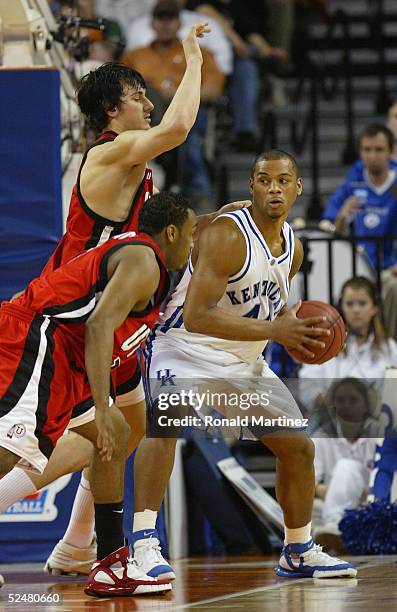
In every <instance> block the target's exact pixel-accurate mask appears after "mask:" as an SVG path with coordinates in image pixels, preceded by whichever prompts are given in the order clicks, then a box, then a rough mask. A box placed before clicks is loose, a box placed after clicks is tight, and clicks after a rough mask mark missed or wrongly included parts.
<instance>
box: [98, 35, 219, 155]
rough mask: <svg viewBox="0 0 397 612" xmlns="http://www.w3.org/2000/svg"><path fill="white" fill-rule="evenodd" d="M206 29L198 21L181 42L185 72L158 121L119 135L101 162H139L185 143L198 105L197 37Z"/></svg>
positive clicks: (198, 48)
mask: <svg viewBox="0 0 397 612" xmlns="http://www.w3.org/2000/svg"><path fill="white" fill-rule="evenodd" d="M207 32H209V28H208V27H207V25H206V24H199V25H197V26H194V27H193V28H192V29H191V31H190V33H189V35H188V36H187V38H186V39H185V40H184V41H183V48H184V52H185V58H186V71H185V74H184V76H183V79H182V81H181V82H180V85H179V87H178V89H177V90H176V93H175V95H174V97H173V99H172V101H171V103H170V105H169V107H168V109H167V110H166V112H165V113H164V116H163V119H162V121H161V123H160V124H159V125H157V126H155V127H153V128H151V129H149V130H136V131H130V130H128V131H126V132H123V133H122V134H120V135H119V136H118V137H117V138H116V139H115V140H114V142H113V143H111V144H109V145H108V146H107V150H106V153H104V158H103V161H104V163H107V164H114V163H119V164H120V165H122V166H124V167H126V166H127V167H129V166H134V165H138V164H142V163H145V162H147V161H148V160H150V159H153V158H154V157H157V156H158V155H160V154H161V153H164V152H165V151H169V150H170V149H173V148H174V147H177V146H178V145H180V144H182V142H184V140H185V139H186V137H187V135H188V133H189V132H190V130H191V128H192V126H193V124H194V122H195V120H196V117H197V112H198V109H199V105H200V88H201V65H202V62H203V58H202V54H201V49H200V45H199V44H198V40H197V38H198V37H202V36H203V35H204V34H205V33H207Z"/></svg>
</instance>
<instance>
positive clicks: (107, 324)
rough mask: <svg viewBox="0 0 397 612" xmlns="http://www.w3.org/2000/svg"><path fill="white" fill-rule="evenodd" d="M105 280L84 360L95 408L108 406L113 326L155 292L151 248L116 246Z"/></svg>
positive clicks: (88, 327) (88, 330) (91, 319)
mask: <svg viewBox="0 0 397 612" xmlns="http://www.w3.org/2000/svg"><path fill="white" fill-rule="evenodd" d="M108 275H109V277H111V278H110V281H109V282H108V284H107V286H106V288H105V291H104V292H103V294H102V296H101V299H100V301H99V303H98V305H97V307H96V308H95V310H94V312H93V313H92V315H91V316H90V317H89V319H88V321H87V323H86V332H85V364H86V369H87V375H88V380H89V382H90V387H91V392H92V396H93V399H94V403H95V408H96V410H99V411H101V410H102V411H103V410H107V408H108V405H109V394H110V381H109V377H110V368H111V364H112V354H113V342H114V332H115V330H116V329H117V328H118V327H119V326H120V325H121V324H122V323H123V322H124V320H125V319H126V317H127V315H128V313H129V312H131V310H134V308H136V307H137V305H138V306H139V305H140V303H142V308H140V307H139V308H137V309H138V310H143V308H144V307H145V305H146V303H147V302H148V301H149V299H150V297H151V296H152V295H153V293H154V292H155V290H156V288H157V285H158V282H159V278H160V271H159V268H158V264H157V262H156V259H155V256H154V254H153V251H152V250H151V249H150V248H149V247H145V246H141V245H137V246H126V247H123V248H122V249H119V250H118V251H117V252H116V253H115V254H114V255H112V256H111V257H110V258H109V264H108Z"/></svg>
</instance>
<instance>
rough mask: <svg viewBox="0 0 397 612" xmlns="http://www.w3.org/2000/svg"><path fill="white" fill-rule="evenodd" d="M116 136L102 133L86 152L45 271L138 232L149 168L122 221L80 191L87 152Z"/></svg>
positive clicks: (150, 180)
mask: <svg viewBox="0 0 397 612" xmlns="http://www.w3.org/2000/svg"><path fill="white" fill-rule="evenodd" d="M117 136H118V134H116V132H112V131H107V132H104V133H103V134H101V136H99V138H97V140H96V141H95V142H94V144H93V145H92V146H91V147H90V148H89V149H88V150H87V151H86V153H85V155H84V157H83V159H82V162H81V165H80V169H79V173H78V176H77V181H76V184H75V186H74V187H73V192H72V197H71V201H70V207H69V214H68V218H67V221H66V233H65V234H64V235H63V237H62V238H61V240H60V242H59V244H58V246H57V248H56V249H55V251H54V253H53V254H52V256H51V258H50V259H49V261H48V262H47V264H46V266H45V268H44V270H43V272H44V273H48V272H51V271H52V270H56V269H57V268H59V266H61V265H63V264H64V263H66V262H68V261H70V260H71V259H73V257H76V255H79V254H80V253H82V252H83V251H86V250H87V249H91V248H93V247H95V246H98V245H101V244H103V243H104V242H106V241H107V240H109V238H111V237H113V236H117V235H118V234H122V233H124V232H137V231H138V216H139V213H140V210H141V208H142V205H143V203H144V202H146V200H148V199H149V198H150V197H151V196H152V195H153V175H152V171H151V170H150V169H149V168H146V170H145V175H144V177H143V179H142V182H141V184H140V185H139V187H138V189H137V191H136V193H135V196H134V197H133V198H132V201H131V208H130V213H129V215H128V218H127V219H126V220H125V221H112V220H111V219H107V218H106V217H102V216H101V215H98V214H97V213H96V212H94V211H93V210H92V209H91V208H90V207H89V206H88V205H87V203H86V202H85V200H84V198H83V196H82V193H81V190H80V176H81V172H82V169H83V167H84V164H85V162H86V159H87V155H88V153H89V151H90V150H91V149H92V148H93V147H98V146H100V145H103V144H104V143H107V142H112V141H113V140H115V138H117Z"/></svg>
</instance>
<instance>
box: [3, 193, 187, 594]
mask: <svg viewBox="0 0 397 612" xmlns="http://www.w3.org/2000/svg"><path fill="white" fill-rule="evenodd" d="M139 229H140V231H141V232H142V233H138V234H136V233H135V232H129V233H126V234H122V235H120V236H117V237H115V238H111V239H110V240H108V241H106V242H105V243H104V244H103V245H99V246H97V247H95V248H93V249H90V250H89V251H87V252H85V253H83V254H81V255H79V256H78V257H76V258H74V259H72V260H71V261H70V262H68V263H66V264H64V265H62V266H61V267H59V268H57V269H56V270H54V271H52V272H47V273H45V274H42V275H41V276H40V277H39V278H37V279H35V280H33V281H32V282H31V283H30V284H29V286H28V287H27V289H26V290H25V292H24V293H23V294H22V295H21V296H19V297H18V298H16V299H15V300H14V301H12V302H4V303H3V304H2V306H1V308H0V338H1V340H0V359H1V364H2V367H1V369H0V473H1V474H4V473H6V472H8V471H9V470H10V469H11V468H12V467H14V466H15V465H16V464H17V463H18V462H19V461H21V462H22V463H23V464H24V465H25V466H27V467H29V468H30V469H33V470H36V471H38V472H43V470H44V469H45V466H46V464H47V461H48V459H49V457H50V456H51V454H52V452H53V450H54V447H55V445H56V444H57V441H58V439H59V438H60V437H61V436H62V434H63V432H64V430H65V429H66V427H67V426H68V425H69V424H70V418H71V415H72V411H73V408H74V406H75V405H76V404H78V403H79V401H80V399H81V397H83V396H84V393H85V377H86V376H87V377H88V380H89V383H90V387H91V391H92V397H93V400H94V404H95V415H94V420H91V421H90V422H87V423H85V424H84V425H81V426H78V427H75V431H76V433H78V434H80V435H81V436H83V437H84V438H86V439H87V440H89V441H90V442H91V443H92V444H93V445H94V454H93V460H92V465H91V467H90V472H91V473H90V481H91V486H92V491H93V495H94V500H95V527H96V532H97V538H98V558H99V559H102V561H99V562H97V564H95V566H94V568H93V570H92V572H91V575H90V577H89V582H88V585H87V587H86V592H87V593H88V594H91V595H101V596H106V595H109V596H114V595H130V594H131V595H132V594H142V593H158V592H163V591H166V590H170V588H171V585H170V584H169V581H167V580H156V579H155V578H150V577H148V576H145V575H144V574H142V573H141V572H140V571H139V570H138V569H137V566H136V565H135V564H132V563H129V562H128V548H125V547H123V529H122V524H123V519H122V517H123V514H122V513H123V490H124V465H125V458H126V452H127V446H128V437H129V426H128V424H127V423H126V421H125V419H124V417H123V415H122V413H121V412H120V410H119V409H118V408H117V407H116V406H115V405H112V400H111V399H110V392H111V385H110V374H111V368H112V364H114V363H115V362H118V363H120V364H123V363H126V362H127V363H128V361H131V360H133V359H134V357H135V355H134V353H135V351H136V349H137V348H138V347H139V345H140V344H141V342H142V340H143V339H144V338H145V337H146V336H147V334H148V333H149V330H150V328H151V327H152V326H153V325H154V323H155V321H156V319H157V317H158V314H159V311H160V305H161V304H162V302H163V300H164V298H165V295H166V294H167V292H168V289H169V277H168V273H167V269H166V268H169V269H171V270H177V269H180V268H181V267H182V266H183V265H184V264H185V263H186V261H187V258H188V255H189V252H190V249H191V246H192V241H193V233H194V231H195V229H196V216H195V214H194V212H193V211H192V210H191V209H190V208H189V207H188V203H187V201H186V200H185V199H184V198H182V197H181V196H173V195H171V194H169V195H168V194H158V195H157V196H154V197H153V198H151V199H150V200H149V201H147V202H146V203H145V204H144V206H143V208H142V210H141V213H140V218H139ZM115 551H117V552H115Z"/></svg>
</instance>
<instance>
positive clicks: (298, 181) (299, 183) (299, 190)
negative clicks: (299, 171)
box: [296, 177, 303, 196]
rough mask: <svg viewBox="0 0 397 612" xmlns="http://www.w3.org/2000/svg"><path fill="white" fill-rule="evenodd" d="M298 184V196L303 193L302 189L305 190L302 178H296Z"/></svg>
mask: <svg viewBox="0 0 397 612" xmlns="http://www.w3.org/2000/svg"><path fill="white" fill-rule="evenodd" d="M296 186H297V188H298V189H297V191H298V196H300V195H301V194H302V190H303V184H302V179H301V178H300V177H299V178H297V179H296Z"/></svg>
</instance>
